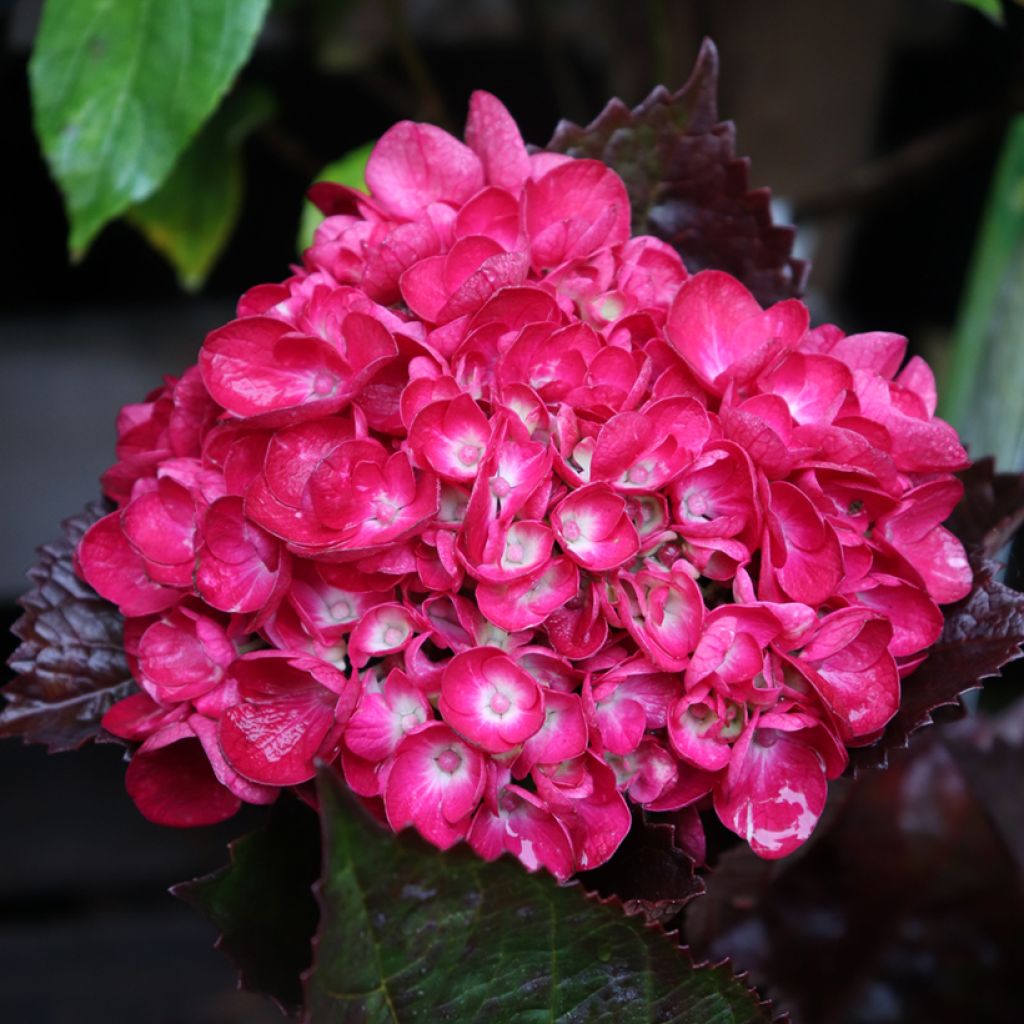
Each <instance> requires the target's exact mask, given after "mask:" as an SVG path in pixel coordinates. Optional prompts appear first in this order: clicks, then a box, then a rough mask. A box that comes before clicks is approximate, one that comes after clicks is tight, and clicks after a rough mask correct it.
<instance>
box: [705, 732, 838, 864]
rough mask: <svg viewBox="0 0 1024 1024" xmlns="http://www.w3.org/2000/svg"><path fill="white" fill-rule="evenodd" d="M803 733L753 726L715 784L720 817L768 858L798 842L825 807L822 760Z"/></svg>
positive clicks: (784, 854)
mask: <svg viewBox="0 0 1024 1024" xmlns="http://www.w3.org/2000/svg"><path fill="white" fill-rule="evenodd" d="M801 735H802V734H801V733H796V734H794V733H785V732H778V731H777V730H774V729H765V730H755V728H754V727H751V728H750V729H749V730H748V732H747V734H746V735H745V742H744V743H743V744H742V745H740V744H737V747H736V749H735V750H734V753H733V759H732V762H731V764H730V766H729V771H728V773H727V775H726V779H725V781H724V782H723V783H721V784H720V785H719V786H718V787H716V789H715V793H714V801H715V810H716V811H717V812H718V816H719V818H720V819H721V820H722V823H723V824H724V825H726V826H727V827H728V828H730V829H732V831H733V832H735V833H736V834H737V835H739V836H741V837H742V838H743V839H745V840H746V841H747V842H748V843H749V844H750V846H751V848H752V849H753V851H754V852H755V853H756V854H758V855H759V856H761V857H764V858H766V859H768V860H775V859H777V858H779V857H785V856H786V855H787V854H789V853H792V852H793V850H795V849H796V848H797V847H798V846H801V845H802V844H803V843H804V842H805V841H806V840H807V838H808V836H810V834H811V832H812V831H813V829H814V826H815V825H816V824H817V822H818V818H819V817H820V816H821V812H822V810H824V807H825V799H826V797H827V795H828V784H827V782H826V780H825V767H824V763H823V761H822V758H821V755H820V754H819V753H818V752H817V751H816V750H815V749H814V748H813V747H811V746H809V745H808V744H807V743H806V742H804V741H803V740H802V739H801Z"/></svg>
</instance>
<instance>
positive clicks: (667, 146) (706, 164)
mask: <svg viewBox="0 0 1024 1024" xmlns="http://www.w3.org/2000/svg"><path fill="white" fill-rule="evenodd" d="M547 148H548V150H550V151H552V152H556V153H568V154H569V155H570V156H574V157H591V158H593V159H597V160H603V161H604V162H605V163H606V164H608V165H609V166H610V167H612V168H613V169H614V170H615V171H617V172H618V173H619V175H620V176H621V177H622V179H623V181H625V183H626V190H627V192H628V193H629V199H630V204H631V206H632V209H633V234H635V235H636V234H645V235H655V236H656V237H658V238H661V239H664V240H665V241H666V242H668V243H670V244H671V245H673V246H674V247H675V248H676V249H677V250H678V252H679V254H680V255H681V256H682V257H683V261H684V262H685V263H686V266H687V268H688V269H689V270H690V271H691V272H696V271H698V270H703V269H705V268H707V267H714V268H716V269H718V270H726V271H728V272H729V273H730V274H732V275H734V276H735V277H738V278H739V279H740V280H741V281H742V282H743V283H744V284H745V285H746V286H747V287H748V288H749V289H750V290H751V291H752V292H753V293H754V295H756V296H757V298H758V300H759V301H760V302H761V303H762V304H764V305H767V304H770V303H772V302H776V301H778V300H780V299H785V298H791V297H793V296H796V295H800V294H801V292H802V291H803V286H804V280H805V278H806V276H807V266H806V264H805V263H804V262H803V261H802V260H798V259H795V258H794V257H793V256H792V249H793V229H792V228H789V227H780V226H778V225H776V224H774V223H773V222H772V215H771V206H770V196H769V193H768V190H767V189H755V190H751V189H750V184H749V163H748V161H747V160H746V159H744V158H740V157H737V156H736V132H735V129H734V128H733V126H732V124H731V123H730V122H720V121H719V120H718V52H717V51H716V49H715V46H714V44H713V43H712V42H711V41H710V40H705V41H704V44H703V46H702V47H701V51H700V55H699V56H698V58H697V64H696V66H695V67H694V70H693V73H692V74H691V75H690V79H689V81H688V82H687V83H686V84H685V85H684V86H683V87H682V88H681V89H680V90H679V91H678V92H676V93H670V92H668V90H667V89H665V88H664V87H661V86H659V87H658V88H657V89H655V90H654V91H653V92H652V93H651V94H650V96H648V97H647V99H646V100H644V101H643V103H641V104H640V105H639V106H638V107H635V108H634V109H633V110H630V109H629V108H628V107H627V106H626V105H625V104H624V103H623V102H622V101H621V100H612V101H611V102H610V103H609V104H608V105H607V106H606V107H605V108H604V110H603V111H602V112H601V113H600V114H599V115H598V117H597V118H595V120H593V121H592V122H591V123H590V124H589V125H587V126H586V127H585V128H581V127H580V126H579V125H576V124H573V123H572V122H570V121H562V122H560V123H559V125H558V127H557V128H556V129H555V134H554V135H553V136H552V139H551V141H550V142H549V143H548V146H547Z"/></svg>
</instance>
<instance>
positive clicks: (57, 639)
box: [0, 502, 135, 752]
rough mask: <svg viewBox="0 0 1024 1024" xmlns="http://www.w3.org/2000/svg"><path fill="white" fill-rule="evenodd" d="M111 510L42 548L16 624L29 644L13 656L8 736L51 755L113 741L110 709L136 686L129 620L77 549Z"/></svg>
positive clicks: (4, 725)
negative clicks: (106, 726) (129, 657)
mask: <svg viewBox="0 0 1024 1024" xmlns="http://www.w3.org/2000/svg"><path fill="white" fill-rule="evenodd" d="M109 511H110V507H109V506H107V505H106V504H105V503H103V502H93V503H92V504H90V505H88V506H86V508H85V509H84V510H83V511H82V512H81V513H79V514H78V515H77V516H73V517H72V518H70V519H67V520H65V522H64V523H63V535H62V536H61V537H60V538H59V539H58V540H55V541H53V542H52V543H50V544H46V545H44V546H43V547H41V548H40V549H39V562H38V563H37V564H36V565H35V566H33V568H32V569H30V570H29V573H28V576H29V579H30V580H31V581H32V583H33V586H32V589H31V590H29V591H28V593H27V594H25V595H24V596H23V597H21V598H20V600H19V602H18V603H19V604H20V605H21V606H22V608H24V609H25V612H24V614H23V615H22V616H21V618H20V619H18V621H17V622H16V623H15V624H14V633H15V635H16V636H17V637H18V638H19V639H20V640H21V644H20V645H19V646H18V648H17V650H16V651H15V652H14V654H13V655H12V656H11V658H10V661H9V664H10V667H11V668H12V669H13V670H14V672H15V673H16V674H17V678H16V679H15V680H14V681H13V682H12V683H9V684H8V685H7V686H6V687H5V688H4V691H3V692H4V695H5V696H6V698H7V705H6V707H5V708H4V709H3V711H2V712H0V737H5V736H20V737H22V739H24V740H25V741H26V742H31V743H45V744H46V745H47V747H48V748H49V750H50V751H51V752H56V751H61V750H73V749H75V748H76V747H80V746H81V745H82V744H83V743H85V742H87V741H88V740H91V739H105V738H108V734H107V733H106V732H104V731H103V730H102V729H101V728H100V720H101V719H102V717H103V714H104V712H105V711H106V710H107V708H109V707H110V706H111V704H113V703H115V701H118V700H120V699H121V698H122V697H126V696H127V695H128V694H129V693H131V692H132V690H134V688H135V684H134V683H133V682H132V679H131V674H130V672H129V671H128V663H127V661H126V659H125V654H124V645H123V642H122V633H123V628H124V620H123V619H122V618H121V614H120V613H119V612H118V610H117V609H116V608H115V607H114V606H113V605H112V604H110V603H109V602H108V601H104V600H103V599H102V598H101V597H100V596H99V595H98V594H97V593H96V591H94V590H93V589H92V587H90V586H89V585H88V584H87V583H85V582H83V581H82V580H80V579H79V578H78V577H77V576H76V575H75V571H74V567H73V555H74V550H75V548H76V547H77V545H78V542H79V540H81V538H82V534H84V533H85V531H86V530H87V529H88V527H89V526H90V525H92V523H94V522H96V521H97V520H98V519H100V518H102V517H103V516H104V515H106V514H107V513H108V512H109Z"/></svg>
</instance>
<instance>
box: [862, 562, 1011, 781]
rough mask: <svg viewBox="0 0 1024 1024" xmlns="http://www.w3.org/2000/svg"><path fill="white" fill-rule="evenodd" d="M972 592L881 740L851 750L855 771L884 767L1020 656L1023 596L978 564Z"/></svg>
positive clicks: (951, 614) (950, 615)
mask: <svg viewBox="0 0 1024 1024" xmlns="http://www.w3.org/2000/svg"><path fill="white" fill-rule="evenodd" d="M973 564H974V589H973V590H972V591H971V593H970V594H968V595H967V597H965V598H964V599H963V600H962V601H958V602H957V603H956V604H953V605H950V606H949V607H948V608H946V609H945V615H946V623H945V626H944V627H943V630H942V635H941V636H940V637H939V639H938V640H937V641H936V643H935V645H934V646H933V647H932V649H931V653H930V654H929V655H928V658H927V660H926V661H925V662H924V664H923V665H921V667H920V668H918V669H917V670H916V671H915V672H913V673H912V674H911V675H910V676H908V677H907V678H906V679H905V680H904V681H903V693H902V697H901V698H900V709H899V711H898V712H897V713H896V716H895V717H894V718H893V719H892V721H890V722H889V724H888V725H887V726H886V728H885V732H884V733H883V735H882V737H881V739H879V740H878V742H877V743H874V744H873V745H872V746H870V747H862V748H861V749H859V750H854V751H852V752H851V756H850V765H851V767H852V768H853V769H854V771H862V770H864V769H866V768H883V767H885V765H886V764H887V755H888V752H889V751H890V750H892V749H893V748H895V747H905V746H906V745H907V742H908V740H909V739H910V736H911V734H912V733H914V732H916V731H917V730H918V729H920V728H921V727H922V726H924V725H929V724H930V723H931V722H932V713H933V712H934V711H936V710H938V709H939V708H945V707H950V708H958V709H960V708H962V705H961V703H960V695H961V694H962V693H964V692H966V691H967V690H973V689H977V687H978V686H980V685H981V682H982V680H984V679H988V678H990V677H991V676H995V675H998V674H999V670H1000V669H1001V668H1002V667H1003V666H1004V665H1006V664H1008V663H1009V662H1011V661H1015V660H1016V659H1017V658H1019V657H1020V656H1021V649H1020V646H1021V644H1022V643H1024V594H1020V593H1018V592H1017V591H1016V590H1011V589H1010V588H1009V587H1007V586H1004V585H1003V584H1002V583H1000V582H999V581H998V580H996V578H995V577H996V573H997V572H998V570H999V567H998V566H997V565H996V564H995V563H994V562H990V561H979V560H976V559H975V560H974V561H973Z"/></svg>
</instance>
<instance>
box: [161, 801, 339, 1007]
mask: <svg viewBox="0 0 1024 1024" xmlns="http://www.w3.org/2000/svg"><path fill="white" fill-rule="evenodd" d="M230 851H231V862H230V863H229V864H228V865H227V866H226V867H223V868H221V869H220V870H219V871H216V872H214V873H213V874H212V875H209V876H207V877H206V878H198V879H196V880H195V881H194V882H183V883H182V884H181V885H176V886H175V887H174V888H173V889H172V890H171V891H172V892H173V893H174V895H175V896H178V897H180V898H181V899H183V900H185V902H186V903H189V904H191V905H192V906H193V907H195V909H196V910H198V911H199V913H201V914H202V915H203V916H204V917H206V918H208V919H209V920H210V921H212V922H213V923H214V924H215V925H216V926H217V927H218V928H219V929H220V930H221V936H220V938H219V939H218V940H217V947H218V948H219V949H222V950H223V951H224V952H225V953H227V954H228V955H229V956H230V957H231V958H232V959H233V960H234V961H235V963H236V964H237V966H238V969H239V979H240V982H241V984H242V986H243V987H244V988H247V989H250V990H252V991H254V992H265V993H266V994H267V995H269V996H270V997H271V998H272V999H273V1000H274V1001H275V1002H276V1003H277V1004H278V1005H279V1006H281V1007H282V1009H284V1010H285V1011H286V1012H288V1013H295V1012H297V1011H298V1010H299V1009H300V1008H301V1004H302V981H301V975H302V972H303V971H304V970H305V969H306V968H307V967H308V966H309V962H310V960H311V959H312V952H311V949H310V942H311V940H312V938H313V933H314V931H315V930H316V923H317V916H318V911H317V906H316V900H315V899H314V898H313V891H312V887H313V883H314V882H315V881H316V878H317V875H318V874H319V872H320V837H319V828H318V827H317V818H316V814H315V813H314V812H313V811H311V810H310V809H309V808H308V807H307V806H306V805H305V804H303V803H300V801H298V800H297V799H295V798H293V797H290V796H287V797H283V798H282V799H281V800H280V801H279V802H278V803H277V804H276V805H275V806H274V809H273V811H272V812H271V816H270V820H269V821H268V822H267V824H266V826H265V827H264V828H262V829H261V830H260V831H258V832H254V833H253V834H252V835H248V836H245V837H244V838H242V839H237V840H235V842H233V843H232V844H231V846H230Z"/></svg>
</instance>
